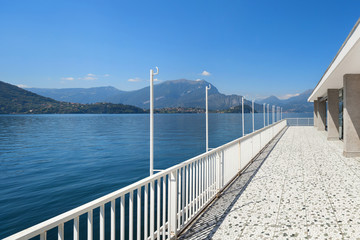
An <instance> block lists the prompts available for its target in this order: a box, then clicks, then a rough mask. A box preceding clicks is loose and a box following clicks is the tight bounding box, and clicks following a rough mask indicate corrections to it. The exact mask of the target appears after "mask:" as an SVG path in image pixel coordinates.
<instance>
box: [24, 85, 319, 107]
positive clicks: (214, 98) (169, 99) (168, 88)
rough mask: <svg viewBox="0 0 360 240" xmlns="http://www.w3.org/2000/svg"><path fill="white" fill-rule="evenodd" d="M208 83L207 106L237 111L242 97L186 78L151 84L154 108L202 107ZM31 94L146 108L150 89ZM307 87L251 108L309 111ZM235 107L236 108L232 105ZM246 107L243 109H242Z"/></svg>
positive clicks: (257, 103)
mask: <svg viewBox="0 0 360 240" xmlns="http://www.w3.org/2000/svg"><path fill="white" fill-rule="evenodd" d="M209 85H211V89H210V90H209V109H210V110H213V111H215V110H226V109H233V110H232V111H238V110H239V109H240V110H241V108H239V106H240V105H241V99H242V96H240V95H225V94H222V93H220V92H219V91H218V89H217V88H216V87H215V86H214V85H212V84H210V83H209V82H206V81H205V80H198V81H191V80H186V79H179V80H171V81H165V82H163V83H160V84H155V85H154V97H155V101H154V107H155V108H156V109H160V108H201V109H204V108H205V87H206V86H209ZM27 90H30V91H32V92H34V93H37V94H39V95H42V96H45V97H50V98H53V99H55V100H58V101H66V102H72V103H97V102H108V103H114V104H120V103H121V104H128V105H133V106H137V107H139V108H143V109H149V106H150V104H149V99H150V93H149V92H150V89H149V87H145V88H142V89H139V90H135V91H121V90H118V89H116V88H114V87H96V88H63V89H46V88H28V89H27ZM310 93H311V90H308V91H306V92H304V93H302V94H300V95H299V96H296V97H292V98H289V99H286V100H281V99H278V98H277V97H275V96H271V97H268V98H266V99H263V100H261V101H257V102H256V104H255V110H256V111H258V112H262V111H263V107H262V103H264V102H265V103H269V104H271V105H276V106H280V107H283V109H284V111H288V112H311V111H313V110H312V108H313V106H312V104H311V103H308V102H307V98H308V96H309V95H310ZM245 105H248V106H251V102H250V101H248V100H245ZM235 107H237V108H235ZM245 110H246V108H245Z"/></svg>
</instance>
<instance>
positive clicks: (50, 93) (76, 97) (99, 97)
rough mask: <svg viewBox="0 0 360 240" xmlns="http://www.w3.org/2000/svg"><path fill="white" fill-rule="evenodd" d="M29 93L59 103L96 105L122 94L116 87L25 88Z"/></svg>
mask: <svg viewBox="0 0 360 240" xmlns="http://www.w3.org/2000/svg"><path fill="white" fill-rule="evenodd" d="M25 89H26V90H28V91H31V92H33V93H36V94H39V95H41V96H45V97H49V98H52V99H55V100H57V101H62V102H73V103H84V104H85V103H96V102H108V99H109V98H110V97H112V96H114V95H117V94H121V93H122V92H123V91H120V90H118V89H116V88H114V87H110V86H109V87H94V88H60V89H55V88H54V89H53V88H25Z"/></svg>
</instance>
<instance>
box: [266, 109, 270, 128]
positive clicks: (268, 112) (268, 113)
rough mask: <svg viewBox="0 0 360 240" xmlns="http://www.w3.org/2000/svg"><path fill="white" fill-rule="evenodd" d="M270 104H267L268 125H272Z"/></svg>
mask: <svg viewBox="0 0 360 240" xmlns="http://www.w3.org/2000/svg"><path fill="white" fill-rule="evenodd" d="M269 106H270V104H268V105H267V119H268V126H269V125H270V111H269Z"/></svg>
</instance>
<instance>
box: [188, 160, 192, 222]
mask: <svg viewBox="0 0 360 240" xmlns="http://www.w3.org/2000/svg"><path fill="white" fill-rule="evenodd" d="M189 169H190V170H189V171H190V172H189V178H190V181H189V188H190V189H189V218H191V217H192V207H191V205H192V189H193V184H192V183H193V179H192V164H191V163H190V164H189Z"/></svg>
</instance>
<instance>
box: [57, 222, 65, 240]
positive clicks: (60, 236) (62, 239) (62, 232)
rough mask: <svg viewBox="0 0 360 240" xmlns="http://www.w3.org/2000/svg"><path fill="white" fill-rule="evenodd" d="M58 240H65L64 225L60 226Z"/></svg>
mask: <svg viewBox="0 0 360 240" xmlns="http://www.w3.org/2000/svg"><path fill="white" fill-rule="evenodd" d="M58 240H64V223H60V225H59V226H58Z"/></svg>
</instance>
